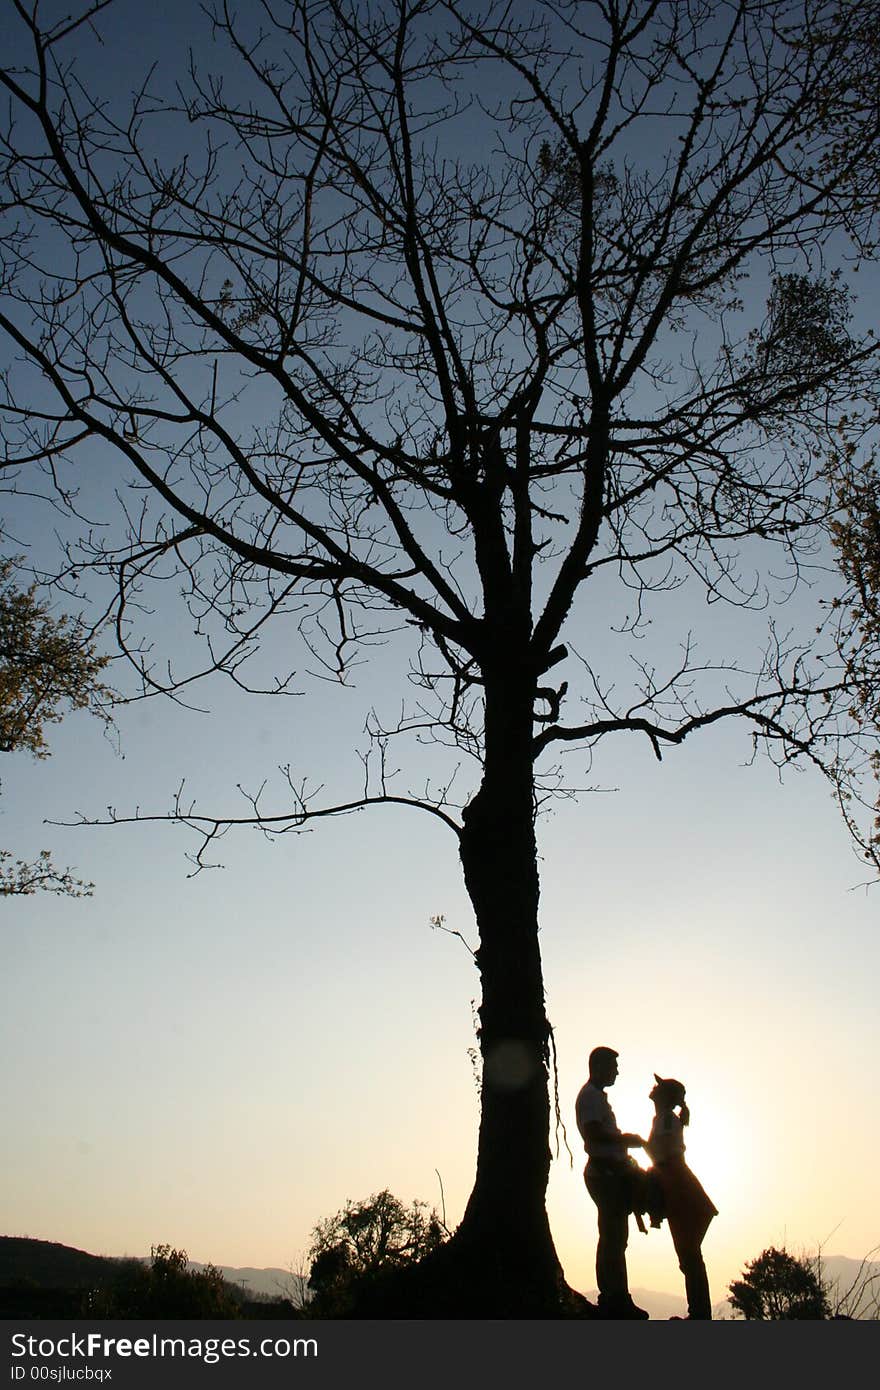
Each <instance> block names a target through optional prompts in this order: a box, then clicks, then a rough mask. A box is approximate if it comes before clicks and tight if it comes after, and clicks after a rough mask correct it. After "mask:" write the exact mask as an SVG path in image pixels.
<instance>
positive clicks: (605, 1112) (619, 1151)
mask: <svg viewBox="0 0 880 1390" xmlns="http://www.w3.org/2000/svg"><path fill="white" fill-rule="evenodd" d="M574 1113H575V1119H576V1120H577V1127H578V1129H579V1131H580V1136H581V1138H582V1139H583V1141H584V1148H585V1149H586V1151H587V1153H588V1154H589V1155H590V1158H626V1149H625V1148H624V1146H623V1144H621V1142H620V1130H619V1129H618V1127H617V1121H616V1120H615V1118H614V1111H613V1110H612V1109H611V1106H610V1104H609V1103H608V1097H607V1096H606V1094H605V1092H604V1091H603V1090H601V1088H600V1087H599V1086H595V1085H594V1084H593V1082H592V1081H588V1082H587V1084H586V1085H585V1086H582V1087H581V1089H580V1091H579V1092H578V1098H577V1100H576V1101H575V1106H574ZM589 1124H598V1125H601V1128H602V1133H603V1136H604V1135H607V1136H608V1137H607V1138H604V1137H603V1138H602V1139H595V1138H594V1139H588V1138H587V1125H589Z"/></svg>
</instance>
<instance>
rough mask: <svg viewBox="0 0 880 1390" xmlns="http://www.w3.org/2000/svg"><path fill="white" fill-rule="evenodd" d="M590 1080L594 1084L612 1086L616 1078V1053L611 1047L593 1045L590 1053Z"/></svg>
mask: <svg viewBox="0 0 880 1390" xmlns="http://www.w3.org/2000/svg"><path fill="white" fill-rule="evenodd" d="M590 1080H591V1081H592V1083H593V1085H594V1086H613V1085H614V1083H615V1081H616V1080H617V1053H616V1052H615V1051H614V1048H613V1047H594V1048H593V1050H592V1052H591V1053H590Z"/></svg>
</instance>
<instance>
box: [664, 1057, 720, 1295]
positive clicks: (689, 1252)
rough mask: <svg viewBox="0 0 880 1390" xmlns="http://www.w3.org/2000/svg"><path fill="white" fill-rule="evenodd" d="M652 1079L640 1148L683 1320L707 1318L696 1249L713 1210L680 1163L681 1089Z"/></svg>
mask: <svg viewBox="0 0 880 1390" xmlns="http://www.w3.org/2000/svg"><path fill="white" fill-rule="evenodd" d="M654 1080H655V1081H656V1082H657V1084H656V1086H655V1087H654V1089H653V1091H651V1093H650V1099H651V1100H652V1101H653V1102H654V1110H655V1115H654V1122H653V1124H652V1125H651V1133H650V1135H649V1136H648V1143H647V1145H646V1147H647V1150H648V1154H649V1156H650V1159H651V1162H652V1163H653V1165H654V1167H653V1169H652V1170H651V1171H652V1173H653V1175H654V1177H655V1179H656V1182H657V1185H658V1186H659V1188H660V1192H661V1194H662V1199H663V1208H664V1214H665V1216H666V1219H667V1221H668V1222H669V1231H670V1234H671V1236H672V1243H673V1245H674V1246H675V1253H676V1255H677V1256H678V1266H679V1269H680V1270H681V1272H682V1274H683V1275H684V1286H685V1290H686V1292H687V1301H688V1317H689V1318H693V1319H700V1320H705V1319H710V1318H711V1317H712V1304H711V1302H710V1300H709V1279H708V1276H707V1274H706V1266H705V1264H704V1263H703V1253H702V1250H701V1249H700V1246H701V1245H702V1243H703V1237H704V1236H705V1234H706V1231H707V1230H708V1229H709V1222H710V1221H711V1220H712V1217H713V1216H717V1215H718V1211H717V1208H716V1207H715V1205H714V1203H713V1202H712V1201H711V1200H710V1199H709V1197H707V1195H706V1193H705V1192H704V1191H703V1188H702V1186H701V1185H700V1183H699V1182H698V1180H697V1179H696V1178H695V1177H694V1175H693V1173H692V1172H691V1170H690V1168H689V1167H688V1166H687V1164H686V1163H685V1161H684V1127H685V1125H686V1124H688V1123H689V1121H690V1112H689V1110H688V1108H687V1106H686V1105H685V1100H684V1086H683V1084H682V1083H681V1082H680V1081H676V1080H674V1079H673V1078H672V1077H665V1078H664V1077H660V1076H658V1075H657V1073H656V1072H655V1073H654Z"/></svg>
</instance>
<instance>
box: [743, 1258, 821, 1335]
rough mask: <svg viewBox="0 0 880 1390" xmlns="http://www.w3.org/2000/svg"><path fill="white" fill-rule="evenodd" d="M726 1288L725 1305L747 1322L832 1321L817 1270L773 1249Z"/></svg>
mask: <svg viewBox="0 0 880 1390" xmlns="http://www.w3.org/2000/svg"><path fill="white" fill-rule="evenodd" d="M729 1287H730V1298H729V1300H728V1302H730V1303H731V1304H732V1306H733V1308H734V1309H735V1310H736V1312H738V1313H739V1314H741V1316H742V1317H744V1318H746V1319H748V1321H749V1322H754V1321H762V1322H767V1321H780V1320H787V1319H790V1318H803V1319H806V1318H812V1319H817V1318H818V1319H825V1318H830V1317H831V1307H830V1304H829V1301H828V1294H827V1291H826V1289H825V1287H824V1285H823V1283H822V1279H821V1277H820V1274H819V1272H818V1270H816V1269H815V1268H814V1267H813V1265H812V1263H811V1262H810V1261H809V1260H806V1259H798V1258H797V1257H796V1256H795V1255H791V1254H789V1252H788V1251H787V1250H785V1249H782V1250H778V1249H777V1248H776V1247H775V1246H773V1245H771V1246H770V1247H769V1248H768V1249H767V1250H764V1251H762V1253H761V1254H760V1255H759V1256H758V1258H757V1259H756V1260H753V1261H752V1263H751V1264H748V1265H746V1267H745V1270H744V1271H743V1276H742V1278H741V1279H735V1280H734V1281H733V1283H732V1284H730V1286H729Z"/></svg>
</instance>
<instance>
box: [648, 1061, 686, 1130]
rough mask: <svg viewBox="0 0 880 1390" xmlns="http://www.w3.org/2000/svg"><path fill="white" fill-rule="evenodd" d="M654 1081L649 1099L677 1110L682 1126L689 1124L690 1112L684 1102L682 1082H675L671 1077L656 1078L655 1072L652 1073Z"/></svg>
mask: <svg viewBox="0 0 880 1390" xmlns="http://www.w3.org/2000/svg"><path fill="white" fill-rule="evenodd" d="M654 1080H655V1081H656V1082H657V1085H656V1086H655V1087H654V1089H653V1091H652V1092H651V1095H650V1099H651V1100H656V1101H659V1102H660V1104H661V1105H665V1106H668V1107H669V1108H670V1110H678V1113H679V1118H680V1119H681V1122H682V1124H683V1125H687V1124H690V1120H691V1112H690V1111H689V1110H688V1108H687V1106H686V1105H685V1101H684V1082H683V1081H676V1079H675V1077H673V1076H658V1075H657V1073H656V1072H655V1073H654Z"/></svg>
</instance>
